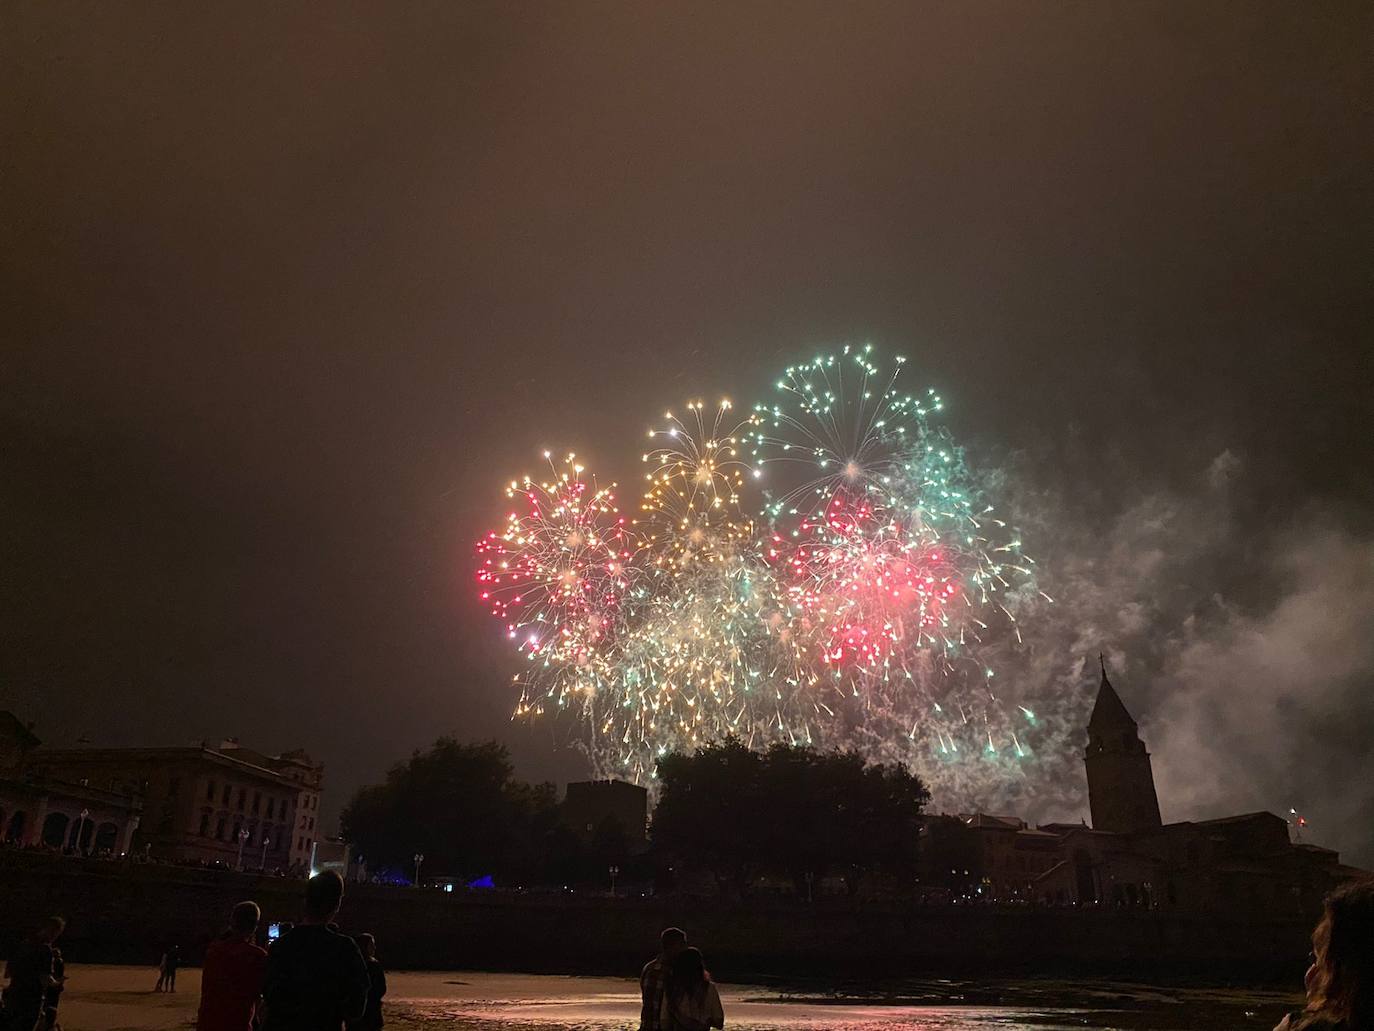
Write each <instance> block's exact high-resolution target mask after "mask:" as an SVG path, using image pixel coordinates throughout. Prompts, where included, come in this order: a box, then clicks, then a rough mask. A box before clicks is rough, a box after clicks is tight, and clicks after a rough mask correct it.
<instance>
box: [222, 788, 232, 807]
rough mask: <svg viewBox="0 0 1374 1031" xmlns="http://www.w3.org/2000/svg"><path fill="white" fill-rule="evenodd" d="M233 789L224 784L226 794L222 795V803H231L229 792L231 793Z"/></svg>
mask: <svg viewBox="0 0 1374 1031" xmlns="http://www.w3.org/2000/svg"><path fill="white" fill-rule="evenodd" d="M231 791H233V788H231V787H230V786H229V785H228V784H226V785H224V794H223V795H222V796H221V797H220V802H219V804H220V805H228V804H229V793H230V792H231Z"/></svg>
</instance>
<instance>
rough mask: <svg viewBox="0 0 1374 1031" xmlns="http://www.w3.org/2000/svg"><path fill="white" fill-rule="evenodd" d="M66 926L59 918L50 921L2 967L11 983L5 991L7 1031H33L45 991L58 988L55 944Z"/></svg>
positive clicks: (52, 918) (36, 1024)
mask: <svg viewBox="0 0 1374 1031" xmlns="http://www.w3.org/2000/svg"><path fill="white" fill-rule="evenodd" d="M66 926H67V924H66V921H65V920H63V919H62V918H61V917H60V916H54V917H49V918H48V919H47V920H45V921H43V926H41V927H40V928H38V930H37V931H35V932H34V934H33V936H32V937H30V938H29V939H28V940H26V941H24V942H22V943H21V944H20V946H19V948H17V949H16V950H15V952H14V955H13V956H11V957H10V961H9V962H8V963H6V964H5V977H6V978H8V979H9V982H10V983H9V987H7V988H6V989H5V1027H6V1029H7V1031H33V1029H34V1028H35V1027H37V1026H38V1022H39V1018H40V1017H41V1016H42V1015H43V1005H44V1002H45V1001H46V999H47V995H48V991H49V989H51V988H52V987H53V986H54V985H56V984H57V979H56V977H55V973H54V968H55V964H56V961H57V949H56V947H55V946H54V942H56V941H57V939H58V938H59V937H61V935H62V931H63V929H64V928H65V927H66Z"/></svg>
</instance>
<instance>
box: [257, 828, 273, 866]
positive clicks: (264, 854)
mask: <svg viewBox="0 0 1374 1031" xmlns="http://www.w3.org/2000/svg"><path fill="white" fill-rule="evenodd" d="M270 844H272V842H271V840H270V839H269V838H268V837H267V835H265V834H264V835H263V836H262V862H261V863H259V864H258V869H259V870H262V871H264V872H266V870H267V846H268V845H270Z"/></svg>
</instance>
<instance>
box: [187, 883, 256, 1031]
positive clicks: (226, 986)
mask: <svg viewBox="0 0 1374 1031" xmlns="http://www.w3.org/2000/svg"><path fill="white" fill-rule="evenodd" d="M261 918H262V912H261V910H259V909H258V904H257V903H256V902H240V903H239V904H238V905H237V906H235V907H234V910H233V913H231V914H230V917H229V930H228V931H226V932H225V933H224V935H223V936H222V937H221V938H219V939H218V940H217V941H213V942H211V943H210V947H209V948H208V949H206V950H205V966H204V967H203V968H202V969H201V975H200V1010H199V1015H198V1016H197V1017H196V1031H250V1029H251V1028H252V1026H253V1010H254V1009H255V1008H256V1007H257V1005H258V999H259V998H260V997H261V996H262V984H263V978H264V977H265V976H266V974H267V950H266V949H262V948H259V947H258V946H257V945H256V944H255V943H254V941H253V939H254V937H255V936H256V935H257V930H258V921H259V920H260V919H261Z"/></svg>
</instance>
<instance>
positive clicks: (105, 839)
mask: <svg viewBox="0 0 1374 1031" xmlns="http://www.w3.org/2000/svg"><path fill="white" fill-rule="evenodd" d="M117 844H119V828H118V827H117V826H116V825H115V824H113V823H110V822H109V821H106V822H105V823H102V824H101V825H100V826H99V827H97V828H96V831H95V850H96V851H97V852H113V851H114V850H115V846H116V845H117Z"/></svg>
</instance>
